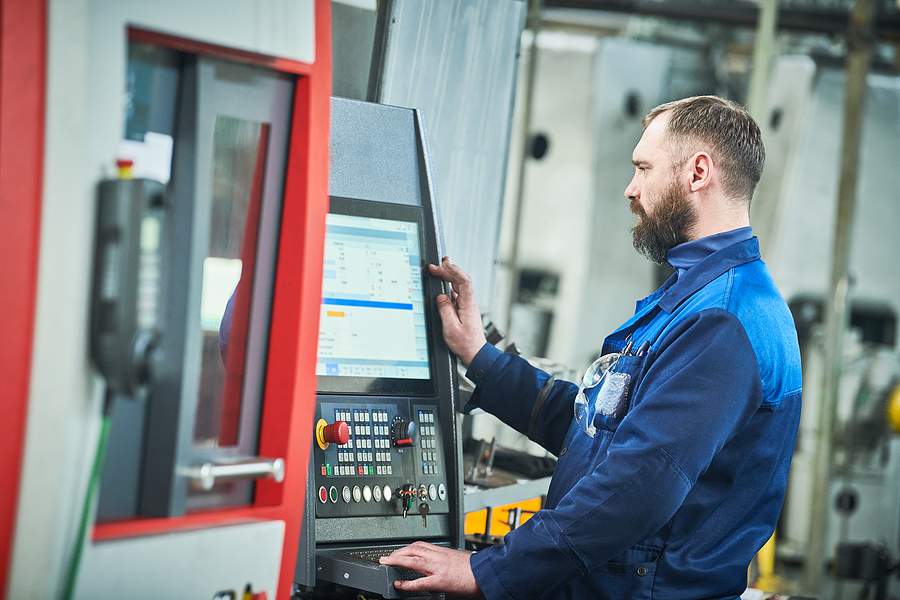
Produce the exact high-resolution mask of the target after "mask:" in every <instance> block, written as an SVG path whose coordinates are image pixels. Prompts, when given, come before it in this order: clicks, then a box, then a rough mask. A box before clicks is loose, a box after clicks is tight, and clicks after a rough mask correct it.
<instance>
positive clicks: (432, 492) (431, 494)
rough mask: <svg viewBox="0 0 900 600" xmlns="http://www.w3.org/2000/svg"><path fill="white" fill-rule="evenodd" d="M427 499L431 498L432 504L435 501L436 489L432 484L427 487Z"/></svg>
mask: <svg viewBox="0 0 900 600" xmlns="http://www.w3.org/2000/svg"><path fill="white" fill-rule="evenodd" d="M428 497H429V498H431V501H432V502H434V501H435V500H437V488H436V487H435V485H434V484H433V483H432V484H431V485H429V486H428Z"/></svg>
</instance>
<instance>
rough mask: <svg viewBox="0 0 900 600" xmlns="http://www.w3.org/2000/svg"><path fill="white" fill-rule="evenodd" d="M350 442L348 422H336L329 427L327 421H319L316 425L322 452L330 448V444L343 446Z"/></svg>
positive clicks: (317, 441)
mask: <svg viewBox="0 0 900 600" xmlns="http://www.w3.org/2000/svg"><path fill="white" fill-rule="evenodd" d="M349 441H350V426H349V425H347V423H346V421H335V422H334V423H332V424H330V425H329V424H328V422H326V421H325V419H319V421H318V422H317V423H316V443H317V444H318V445H319V448H321V449H322V450H325V449H326V448H328V444H337V445H339V446H342V445H344V444H346V443H347V442H349Z"/></svg>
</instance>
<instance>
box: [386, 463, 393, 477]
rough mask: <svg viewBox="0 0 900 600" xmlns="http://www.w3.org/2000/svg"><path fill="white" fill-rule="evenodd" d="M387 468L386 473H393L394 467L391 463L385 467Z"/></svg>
mask: <svg viewBox="0 0 900 600" xmlns="http://www.w3.org/2000/svg"><path fill="white" fill-rule="evenodd" d="M387 469H388V473H387V474H388V475H391V474H393V472H394V468H393V467H392V466H391V465H388V468H387Z"/></svg>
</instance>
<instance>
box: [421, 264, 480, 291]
mask: <svg viewBox="0 0 900 600" xmlns="http://www.w3.org/2000/svg"><path fill="white" fill-rule="evenodd" d="M428 270H429V272H431V274H432V275H434V276H436V277H440V278H441V279H443V280H444V281H449V282H450V283H452V284H453V287H454V288H465V287H470V284H471V282H472V281H471V279H469V276H468V275H467V274H466V272H465V271H463V270H462V269H460V268H459V267H457V266H456V265H455V264H453V263H452V262H450V259H449V258H447V257H446V256H445V257H444V258H443V259H441V264H440V265H428ZM459 291H460V293H462V290H461V289H460V290H459Z"/></svg>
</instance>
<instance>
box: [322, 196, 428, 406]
mask: <svg viewBox="0 0 900 600" xmlns="http://www.w3.org/2000/svg"><path fill="white" fill-rule="evenodd" d="M336 200H338V199H334V198H333V199H332V210H331V212H330V213H329V214H328V216H327V220H326V230H325V261H324V266H323V280H322V304H321V307H320V315H319V348H318V360H317V363H316V375H317V379H318V381H319V386H318V387H319V390H320V391H336V392H356V393H390V392H391V391H392V390H391V389H388V388H389V387H391V386H386V385H384V384H385V383H386V382H387V381H390V380H394V381H396V380H406V381H407V382H408V384H407V385H403V384H401V385H400V386H399V388H400V389H395V390H394V391H397V392H400V393H408V392H414V391H415V390H411V389H409V387H410V385H409V384H413V381H414V380H418V381H429V380H430V379H431V365H430V357H429V348H428V333H427V331H428V330H427V322H426V313H425V310H426V307H425V293H424V289H423V278H422V267H423V262H424V261H423V257H422V254H421V248H422V231H421V222H420V216H419V210H418V209H416V207H405V206H397V207H396V208H383V209H382V210H383V212H382V214H378V212H377V210H376V211H373V210H372V205H373V203H371V202H366V203H365V205H362V206H357V209H358V210H359V209H362V210H365V209H368V212H369V213H370V214H343V213H342V212H340V209H341V208H342V207H343V208H344V209H345V210H347V211H348V212H349V211H350V210H353V206H352V204H351V205H344V204H342V203H341V202H336ZM382 206H383V205H375V206H374V207H375V209H378V208H380V207H382ZM398 209H399V212H400V213H403V214H394V215H390V214H388V213H393V212H397V211H398ZM410 209H412V210H410ZM373 214H377V216H373ZM390 216H393V217H395V218H386V217H390ZM396 217H404V218H396ZM377 382H380V383H381V384H382V385H377ZM329 384H330V385H329ZM413 385H414V384H413ZM393 387H394V388H396V387H397V386H393Z"/></svg>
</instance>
